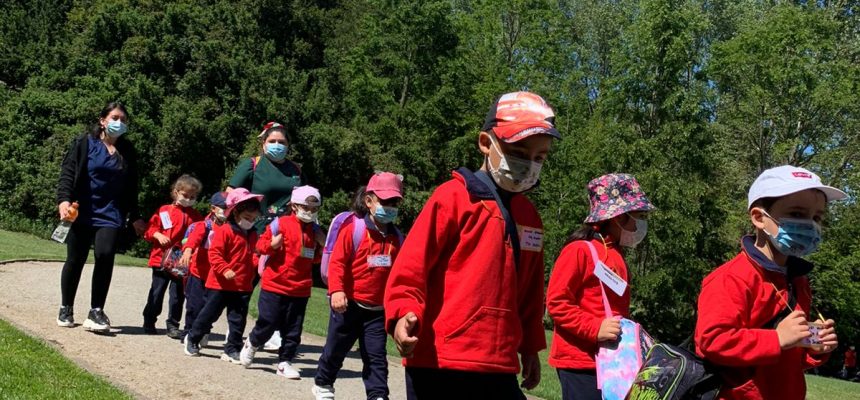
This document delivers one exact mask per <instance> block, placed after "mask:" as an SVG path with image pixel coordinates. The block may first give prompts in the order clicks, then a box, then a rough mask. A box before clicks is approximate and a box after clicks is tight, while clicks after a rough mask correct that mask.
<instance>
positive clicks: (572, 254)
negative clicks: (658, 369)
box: [547, 174, 654, 400]
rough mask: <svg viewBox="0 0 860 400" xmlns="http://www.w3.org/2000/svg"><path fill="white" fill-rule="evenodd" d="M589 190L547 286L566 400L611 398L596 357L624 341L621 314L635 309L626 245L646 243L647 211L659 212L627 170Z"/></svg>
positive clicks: (555, 359)
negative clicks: (580, 220) (576, 225)
mask: <svg viewBox="0 0 860 400" xmlns="http://www.w3.org/2000/svg"><path fill="white" fill-rule="evenodd" d="M588 196H589V200H590V205H591V207H590V212H589V214H588V216H587V217H586V218H585V221H584V224H583V225H582V227H580V228H579V229H578V230H576V231H575V232H573V234H571V236H570V237H569V238H568V240H567V243H566V244H565V246H564V248H563V249H562V250H561V254H560V255H559V257H558V259H557V260H556V262H555V266H554V268H553V271H552V275H551V276H550V279H549V287H548V288H547V311H548V312H549V315H550V317H551V318H552V320H553V323H554V325H555V327H554V331H553V340H552V347H551V349H550V358H549V363H550V365H552V366H553V367H555V368H556V369H557V371H558V376H559V380H560V381H561V387H562V397H563V398H564V399H566V400H567V399H573V398H574V396H575V397H576V398H577V399H601V398H609V397H607V396H605V395H606V394H608V393H603V394H602V393H601V390H600V389H599V388H598V384H599V382H598V377H597V375H596V372H595V371H596V363H595V357H596V355H597V354H598V350H599V349H600V347H601V346H604V347H605V346H608V345H612V344H615V343H617V342H618V340H619V337H620V334H621V331H622V319H621V318H623V317H627V316H629V314H630V289H629V288H627V265H626V264H625V262H624V257H623V251H622V248H623V247H636V245H638V244H639V243H640V242H641V241H642V239H643V238H644V237H645V234H646V233H647V231H648V222H647V219H646V217H647V215H648V212H650V211H652V210H654V206H653V205H652V204H651V202H650V201H648V199H647V198H646V197H645V193H643V192H642V188H641V187H640V186H639V182H637V181H636V178H634V177H633V176H631V175H628V174H608V175H603V176H601V177H599V178H595V179H594V180H592V181H591V182H589V183H588ZM625 321H626V320H625ZM634 375H635V372H634ZM631 383H632V381H631ZM604 390H606V388H605V387H604ZM622 397H623V395H622Z"/></svg>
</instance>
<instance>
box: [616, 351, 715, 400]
mask: <svg viewBox="0 0 860 400" xmlns="http://www.w3.org/2000/svg"><path fill="white" fill-rule="evenodd" d="M689 342H690V340H689V339H688V340H687V341H685V344H682V345H681V346H674V345H671V344H666V343H660V344H655V345H654V346H653V347H651V350H650V351H649V352H648V356H647V357H646V359H645V362H644V363H643V364H642V368H640V369H639V373H638V374H637V375H636V380H635V381H633V387H631V388H630V392H629V393H628V394H627V400H713V399H716V398H717V394H718V393H719V391H720V378H719V376H718V375H717V373H716V371H715V370H714V368H713V367H712V366H711V365H710V364H709V363H708V362H706V361H705V360H702V359H701V358H699V357H697V356H696V355H695V354H694V353H693V352H692V351H690V350H689V349H688V348H689Z"/></svg>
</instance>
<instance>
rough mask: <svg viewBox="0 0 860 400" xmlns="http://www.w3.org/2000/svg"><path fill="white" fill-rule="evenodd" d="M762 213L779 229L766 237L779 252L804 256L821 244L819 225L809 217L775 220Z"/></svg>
mask: <svg viewBox="0 0 860 400" xmlns="http://www.w3.org/2000/svg"><path fill="white" fill-rule="evenodd" d="M762 212H763V213H764V215H766V216H767V217H768V218H770V219H771V220H773V222H776V225H777V226H778V227H779V231H778V232H777V233H776V235H771V234H770V233H768V232H767V231H765V233H766V234H767V237H768V239H770V243H771V244H772V245H773V247H776V249H777V251H779V252H780V253H782V254H784V255H787V256H792V257H805V256H808V255H810V254H812V253H815V251H816V250H818V245H819V244H821V227H820V226H819V225H818V224H817V223H816V222H815V221H813V220H811V219H799V218H780V219H779V220H777V219H776V218H774V217H771V216H770V214H768V213H767V212H765V211H762Z"/></svg>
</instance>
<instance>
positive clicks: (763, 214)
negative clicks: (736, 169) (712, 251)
mask: <svg viewBox="0 0 860 400" xmlns="http://www.w3.org/2000/svg"><path fill="white" fill-rule="evenodd" d="M845 197H847V196H846V194H845V193H844V192H842V191H841V190H839V189H836V188H833V187H830V186H826V185H824V184H823V183H821V179H820V178H819V177H818V176H817V175H815V174H814V173H812V172H810V171H808V170H806V169H803V168H798V167H793V166H790V165H784V166H781V167H776V168H772V169H769V170H766V171H764V172H763V173H762V174H761V175H759V177H758V178H757V179H756V180H755V182H753V185H752V187H751V188H750V191H749V198H748V203H747V206H748V208H747V209H748V212H749V215H750V220H751V221H752V224H753V226H754V227H755V233H754V234H753V235H749V236H745V237H743V238H742V239H741V246H742V249H741V252H740V254H738V255H737V257H735V258H734V259H733V260H731V261H729V262H727V263H726V264H724V265H722V266H720V267H719V268H717V269H716V270H715V271H714V272H712V273H711V274H709V275H708V276H707V277H705V279H704V281H703V282H702V292H701V294H700V295H699V304H698V321H697V323H696V332H695V340H696V349H697V352H698V353H699V355H700V356H702V357H704V358H705V359H707V360H708V361H710V362H711V363H713V364H715V365H717V366H719V367H720V368H719V371H720V375H721V377H722V379H723V387H722V389H721V391H720V394H719V398H720V399H780V400H783V399H803V398H805V397H806V380H805V378H804V376H803V371H804V370H805V369H809V368H814V367H817V366H819V365H821V364H823V363H824V362H825V361H826V359H827V356H828V353H830V352H831V351H833V350H834V349H835V348H836V346H837V345H838V342H837V338H836V333H835V330H834V328H833V325H834V322H833V320H826V321H825V320H824V318H823V317H821V314H818V315H817V317H819V318H818V320H817V321H815V322H814V323H813V322H808V321H807V319H809V317H808V316H810V307H811V303H812V292H811V290H810V287H809V279H808V278H807V276H806V275H807V274H808V273H809V272H810V271H811V270H812V268H813V265H812V264H811V263H810V262H808V261H806V260H804V259H802V258H801V257H804V256H807V255H809V254H811V253H813V252H815V250H817V248H818V245H819V243H820V242H821V226H820V224H821V221H822V219H823V217H824V214H825V212H826V209H827V203H828V202H830V201H833V200H841V199H844V198H845ZM813 325H814V326H816V328H814V329H810V327H811V326H813Z"/></svg>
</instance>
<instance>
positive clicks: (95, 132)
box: [90, 101, 128, 139]
mask: <svg viewBox="0 0 860 400" xmlns="http://www.w3.org/2000/svg"><path fill="white" fill-rule="evenodd" d="M116 109H119V110H120V111H122V113H123V114H125V116H126V118H128V111H126V109H125V105H123V104H122V102H119V101H112V102H109V103H107V104H106V105H105V107H104V108H102V111H101V112H100V113H99V120H98V121H96V123H95V124H93V126H91V127H90V135H91V136H92V137H94V138H96V139H98V138H100V137H101V136H102V132H104V129H105V128H104V127H103V126H102V124H101V120H103V119H105V118H107V116H108V114H110V113H111V111H113V110H116Z"/></svg>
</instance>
